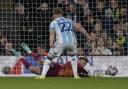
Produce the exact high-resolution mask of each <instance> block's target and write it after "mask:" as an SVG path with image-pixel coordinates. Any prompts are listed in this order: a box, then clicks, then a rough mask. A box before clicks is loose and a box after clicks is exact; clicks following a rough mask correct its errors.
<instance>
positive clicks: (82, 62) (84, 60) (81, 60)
mask: <svg viewBox="0 0 128 89" xmlns="http://www.w3.org/2000/svg"><path fill="white" fill-rule="evenodd" d="M87 62H88V59H87V58H86V57H84V56H80V57H79V60H78V65H79V66H80V67H82V68H83V67H84V66H86V64H87Z"/></svg>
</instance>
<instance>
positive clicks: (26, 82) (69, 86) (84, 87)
mask: <svg viewBox="0 0 128 89" xmlns="http://www.w3.org/2000/svg"><path fill="white" fill-rule="evenodd" d="M0 89H128V78H82V79H79V80H76V79H73V78H70V77H47V78H46V79H44V80H36V79H34V78H32V77H31V78H30V77H29V78H28V77H0Z"/></svg>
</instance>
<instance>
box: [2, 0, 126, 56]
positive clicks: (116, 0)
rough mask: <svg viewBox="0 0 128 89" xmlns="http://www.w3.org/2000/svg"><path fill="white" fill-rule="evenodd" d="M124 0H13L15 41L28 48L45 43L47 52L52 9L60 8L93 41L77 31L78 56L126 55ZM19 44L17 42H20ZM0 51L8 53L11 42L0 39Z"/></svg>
mask: <svg viewBox="0 0 128 89" xmlns="http://www.w3.org/2000/svg"><path fill="white" fill-rule="evenodd" d="M127 4H128V1H127V0H13V4H12V8H13V15H12V16H13V18H15V20H14V21H15V22H16V23H17V24H16V26H15V27H16V28H17V32H18V39H15V40H19V41H20V42H25V43H27V44H28V45H29V46H30V47H31V48H34V45H36V44H45V46H46V48H47V50H49V24H50V22H51V21H52V9H53V8H54V7H60V8H61V9H62V10H63V14H64V16H65V17H67V18H70V19H72V20H73V21H74V22H76V23H81V25H82V26H83V27H84V28H85V30H86V31H87V32H88V33H89V34H90V37H91V39H92V41H91V42H90V43H88V42H86V38H85V37H84V36H83V35H82V34H81V33H79V32H76V34H77V39H78V49H77V50H78V55H117V56H118V55H128V5H127ZM20 42H19V43H20ZM0 43H1V44H0V52H1V53H4V54H10V53H9V50H8V49H9V47H11V46H13V44H16V43H13V42H11V41H9V40H8V38H7V37H6V36H5V35H2V36H1V37H0Z"/></svg>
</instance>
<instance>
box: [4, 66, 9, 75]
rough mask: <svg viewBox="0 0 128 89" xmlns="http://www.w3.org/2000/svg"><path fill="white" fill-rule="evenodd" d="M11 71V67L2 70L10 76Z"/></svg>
mask: <svg viewBox="0 0 128 89" xmlns="http://www.w3.org/2000/svg"><path fill="white" fill-rule="evenodd" d="M10 70H11V67H10V66H4V67H3V68H2V73H4V74H8V73H10Z"/></svg>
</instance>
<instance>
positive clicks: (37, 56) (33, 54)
mask: <svg viewBox="0 0 128 89" xmlns="http://www.w3.org/2000/svg"><path fill="white" fill-rule="evenodd" d="M31 56H32V57H33V58H34V59H35V60H36V61H39V60H40V59H41V57H40V56H39V55H38V54H37V53H34V52H32V53H31Z"/></svg>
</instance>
